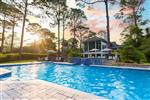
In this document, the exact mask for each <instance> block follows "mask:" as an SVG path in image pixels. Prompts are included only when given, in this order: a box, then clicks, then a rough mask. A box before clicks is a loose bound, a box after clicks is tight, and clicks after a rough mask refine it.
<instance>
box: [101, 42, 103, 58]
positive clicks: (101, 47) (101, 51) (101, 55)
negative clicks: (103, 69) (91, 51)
mask: <svg viewBox="0 0 150 100" xmlns="http://www.w3.org/2000/svg"><path fill="white" fill-rule="evenodd" d="M102 56H103V52H102V40H101V58H102Z"/></svg>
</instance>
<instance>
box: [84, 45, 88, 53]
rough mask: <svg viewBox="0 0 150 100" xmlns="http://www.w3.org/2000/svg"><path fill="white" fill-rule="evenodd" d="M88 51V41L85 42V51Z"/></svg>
mask: <svg viewBox="0 0 150 100" xmlns="http://www.w3.org/2000/svg"><path fill="white" fill-rule="evenodd" d="M87 51H88V43H84V52H87Z"/></svg>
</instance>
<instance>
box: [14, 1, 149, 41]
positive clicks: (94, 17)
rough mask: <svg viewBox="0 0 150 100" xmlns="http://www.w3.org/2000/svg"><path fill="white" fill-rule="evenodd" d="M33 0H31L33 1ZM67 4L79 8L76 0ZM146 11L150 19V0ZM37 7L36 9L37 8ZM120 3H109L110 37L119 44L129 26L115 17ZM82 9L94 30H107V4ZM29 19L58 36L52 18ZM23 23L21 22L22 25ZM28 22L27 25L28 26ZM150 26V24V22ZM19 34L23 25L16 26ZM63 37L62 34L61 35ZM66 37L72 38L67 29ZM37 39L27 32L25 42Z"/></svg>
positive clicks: (35, 11) (146, 17)
mask: <svg viewBox="0 0 150 100" xmlns="http://www.w3.org/2000/svg"><path fill="white" fill-rule="evenodd" d="M31 1H32V0H29V2H31ZM67 5H68V6H69V7H70V8H78V7H77V6H76V3H75V0H67ZM143 6H144V8H145V11H144V12H143V19H149V20H150V0H146V1H145V3H144V5H143ZM28 9H29V10H32V11H34V14H40V15H43V12H42V11H40V10H37V8H34V7H31V6H28ZM35 9H36V10H35ZM119 9H120V8H119V5H113V6H112V5H110V4H109V17H110V39H111V41H116V42H117V43H118V44H121V42H122V41H121V38H122V37H121V35H120V33H121V32H122V31H123V29H124V28H125V27H126V26H127V24H125V23H123V22H122V21H121V20H118V19H115V18H114V15H115V14H116V13H117V12H118V11H119ZM82 10H83V11H84V12H85V14H86V16H87V18H88V20H87V21H86V22H85V23H86V24H87V25H88V26H89V27H90V29H91V30H92V31H94V32H99V31H101V30H106V17H105V5H104V3H97V4H94V5H92V7H89V6H86V7H85V8H82ZM126 13H129V11H126ZM27 18H28V19H29V21H30V22H31V23H39V24H40V25H41V26H42V27H43V28H49V29H50V30H51V31H52V32H55V33H56V36H57V28H50V27H49V22H50V19H48V17H45V18H42V19H40V18H35V17H33V16H27ZM21 24H22V23H20V25H21ZM27 24H28V23H26V27H27ZM149 27H150V24H149ZM16 30H17V33H18V36H20V35H21V34H20V33H21V27H16ZM61 37H62V36H61ZM65 37H66V39H68V38H70V34H69V31H66V35H65ZM35 40H36V41H37V40H38V37H37V36H35V35H34V36H33V35H31V34H30V33H27V32H25V36H24V41H25V44H27V43H30V42H33V41H35Z"/></svg>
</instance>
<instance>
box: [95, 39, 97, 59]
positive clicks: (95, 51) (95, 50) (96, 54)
mask: <svg viewBox="0 0 150 100" xmlns="http://www.w3.org/2000/svg"><path fill="white" fill-rule="evenodd" d="M95 49H97V47H96V41H95ZM96 57H97V54H96V50H95V58H96Z"/></svg>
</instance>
